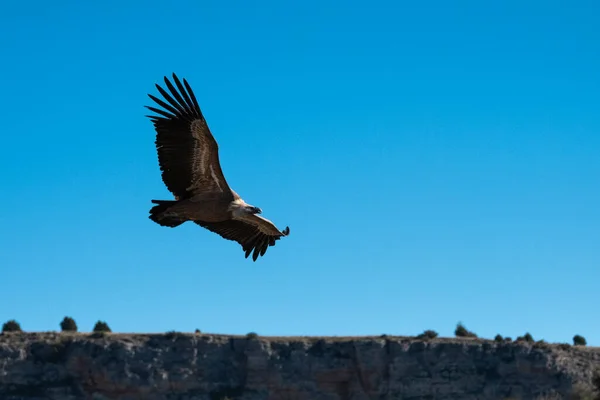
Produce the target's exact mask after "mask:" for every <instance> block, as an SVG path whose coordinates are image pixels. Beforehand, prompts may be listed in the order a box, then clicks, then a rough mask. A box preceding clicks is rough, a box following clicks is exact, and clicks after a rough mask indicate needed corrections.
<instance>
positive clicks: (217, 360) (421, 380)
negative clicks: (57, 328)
mask: <svg viewBox="0 0 600 400" xmlns="http://www.w3.org/2000/svg"><path fill="white" fill-rule="evenodd" d="M597 367H600V349H598V348H576V347H570V346H567V347H561V346H557V345H540V344H536V345H531V344H525V343H495V342H491V341H484V340H478V339H462V340H460V339H434V340H429V341H422V340H416V339H414V338H399V337H386V338H379V337H358V338H262V337H258V338H246V337H234V336H221V335H205V334H197V335H193V334H170V335H169V334H163V335H137V334H108V335H106V336H103V337H92V335H89V334H64V333H60V334H59V333H20V334H4V335H2V336H0V399H2V400H34V399H35V400H42V399H44V400H48V399H52V400H75V399H92V400H105V399H124V400H129V399H145V400H163V399H182V400H183V399H185V400H195V399H198V400H223V399H227V398H228V399H232V400H233V399H249V400H255V399H256V400H258V399H269V400H279V399H281V400H321V399H322V400H338V399H339V400H345V399H352V400H362V399H442V400H443V399H506V398H514V399H534V398H536V397H538V396H540V395H543V394H548V393H551V392H554V393H559V394H561V395H562V396H563V398H569V394H570V393H571V392H572V388H573V386H574V385H575V384H580V385H584V386H585V385H589V383H590V380H591V377H592V372H593V370H594V368H597Z"/></svg>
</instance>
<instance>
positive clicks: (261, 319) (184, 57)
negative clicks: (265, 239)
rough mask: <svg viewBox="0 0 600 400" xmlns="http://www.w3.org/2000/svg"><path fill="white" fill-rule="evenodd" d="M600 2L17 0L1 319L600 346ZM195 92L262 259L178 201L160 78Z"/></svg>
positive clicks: (8, 29) (7, 49)
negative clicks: (164, 167) (256, 210)
mask: <svg viewBox="0 0 600 400" xmlns="http://www.w3.org/2000/svg"><path fill="white" fill-rule="evenodd" d="M599 19H600V5H599V4H598V2H597V1H592V0H590V1H573V2H569V3H568V2H564V1H563V2H557V1H528V2H522V1H516V0H511V1H503V2H495V4H492V3H490V2H481V1H474V0H473V1H454V2H446V1H441V0H438V1H433V0H432V1H423V2H412V1H411V2H395V1H368V2H366V1H365V2H356V1H354V2H353V1H316V0H309V1H301V2H298V1H297V2H282V1H252V2H242V1H187V2H173V3H168V4H167V3H165V2H158V1H144V2H142V1H118V2H117V1H113V0H109V1H103V2H100V3H98V2H96V3H92V2H81V1H77V2H76V1H64V2H52V3H48V2H42V1H33V2H28V3H27V2H20V3H19V2H9V3H7V4H6V5H5V6H4V7H3V12H2V16H0V35H1V36H0V37H2V40H1V41H0V50H1V53H2V63H0V72H1V74H0V84H1V87H2V96H0V110H1V111H0V115H1V117H2V128H1V130H2V145H3V152H2V157H1V158H0V168H1V169H0V171H1V174H2V175H1V177H2V179H1V187H2V193H1V195H0V220H1V224H0V243H2V251H1V252H0V266H1V275H0V281H1V283H2V299H3V300H2V301H1V302H0V319H2V320H7V319H9V318H16V319H17V320H18V321H19V322H20V323H21V325H22V326H23V328H24V329H26V330H54V329H59V326H58V323H59V322H60V320H61V319H62V318H63V317H64V316H65V315H70V316H72V317H74V318H75V319H76V321H77V322H78V323H79V325H80V328H81V329H82V330H85V331H89V330H91V328H92V326H93V324H94V322H95V321H96V320H98V319H102V320H106V321H107V322H108V323H109V325H110V326H111V327H112V329H113V330H114V331H120V332H132V331H136V332H164V331H168V330H172V329H174V330H180V331H192V330H194V329H195V328H199V329H201V330H202V331H206V332H220V333H236V334H244V333H247V332H249V331H256V332H258V333H260V334H264V335H305V334H306V335H362V334H382V333H387V334H399V335H412V334H418V333H420V332H422V331H423V330H424V329H435V330H437V331H438V332H439V333H440V335H444V336H451V335H453V330H454V327H455V325H456V323H457V322H458V321H462V322H464V323H465V325H466V326H467V328H469V329H471V330H473V331H475V332H476V333H478V334H479V335H481V336H486V337H493V336H494V335H495V334H496V333H498V332H499V333H501V334H503V335H509V336H512V337H516V336H517V335H522V334H524V333H525V332H527V331H529V332H531V334H532V335H533V336H534V338H536V339H542V338H543V339H545V340H547V341H560V342H570V341H571V339H572V337H573V335H574V334H576V333H578V334H582V335H584V336H585V337H586V338H587V339H588V342H589V343H590V344H593V345H600V318H598V317H599V315H600V313H599V309H598V295H597V293H598V284H599V282H600V228H599V227H600V157H599V151H600V113H599V112H600V94H599V93H600V74H599V71H600V27H599V25H598V20H599ZM172 72H176V73H177V74H178V75H179V76H181V77H185V78H186V79H188V81H189V82H190V83H191V85H192V86H193V88H194V90H195V92H196V95H197V97H198V100H199V102H200V105H201V108H202V110H203V112H204V114H205V116H206V118H207V120H208V122H209V125H210V127H211V129H212V131H213V133H214V135H215V136H216V138H217V140H218V141H219V144H220V148H221V162H222V165H223V169H224V171H225V174H226V177H227V179H228V181H229V183H230V185H231V186H232V187H233V188H234V189H235V190H236V191H237V192H238V193H240V194H241V195H242V196H243V198H244V199H245V200H247V201H248V202H250V203H252V204H255V205H257V206H259V207H261V208H262V209H263V212H264V216H265V217H267V218H269V219H271V220H272V221H274V222H275V223H276V224H277V225H278V226H279V227H281V228H283V227H285V226H286V225H289V226H290V229H291V235H290V236H289V237H288V238H285V239H284V240H281V241H280V242H278V244H277V246H275V247H273V248H270V249H269V250H268V252H267V254H266V255H265V257H263V258H261V259H260V260H259V261H257V262H256V263H252V262H251V261H249V260H246V259H244V257H243V252H242V250H241V248H240V246H239V245H238V244H236V243H234V242H229V241H225V240H223V239H221V238H220V237H218V236H216V235H215V234H213V233H210V232H208V231H205V230H203V229H201V228H200V227H198V226H196V225H194V224H190V223H188V224H185V225H183V226H181V227H179V228H177V229H168V228H163V227H160V226H158V225H156V224H154V223H152V222H151V221H150V220H149V219H148V217H147V216H148V210H149V208H150V207H151V203H150V200H151V199H169V198H171V196H170V193H169V192H168V191H167V190H166V188H165V187H164V185H163V183H162V182H161V179H160V171H159V169H158V164H157V158H156V150H155V147H154V135H155V134H154V130H153V127H152V125H151V123H150V121H149V120H148V119H147V118H146V117H145V116H144V115H146V114H147V110H145V109H144V108H143V106H144V105H149V104H151V101H150V99H149V98H148V97H147V93H156V89H155V88H154V84H155V83H158V82H161V81H162V78H163V76H164V75H170V74H171V73H172Z"/></svg>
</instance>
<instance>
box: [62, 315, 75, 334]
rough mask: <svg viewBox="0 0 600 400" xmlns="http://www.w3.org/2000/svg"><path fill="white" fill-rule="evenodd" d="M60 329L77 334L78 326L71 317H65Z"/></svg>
mask: <svg viewBox="0 0 600 400" xmlns="http://www.w3.org/2000/svg"><path fill="white" fill-rule="evenodd" d="M60 329H61V330H62V331H63V332H77V324H76V323H75V320H74V319H73V318H71V317H65V318H63V320H62V321H61V323H60Z"/></svg>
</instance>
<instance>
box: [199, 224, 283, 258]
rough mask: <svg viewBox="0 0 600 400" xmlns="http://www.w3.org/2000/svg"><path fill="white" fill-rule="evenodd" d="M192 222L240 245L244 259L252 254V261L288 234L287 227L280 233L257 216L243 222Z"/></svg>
mask: <svg viewBox="0 0 600 400" xmlns="http://www.w3.org/2000/svg"><path fill="white" fill-rule="evenodd" d="M194 222H195V223H196V224H198V225H200V226H201V227H203V228H206V229H208V230H209V231H211V232H214V233H216V234H218V235H219V236H221V237H222V238H224V239H227V240H233V241H236V242H238V243H239V244H241V245H242V249H243V250H244V252H245V257H246V258H248V256H249V255H250V253H252V260H253V261H256V259H257V258H258V256H263V255H264V254H265V253H266V252H267V249H268V248H269V246H275V243H276V242H277V240H279V239H280V238H281V237H283V236H287V235H289V234H290V228H289V227H286V228H285V229H284V230H283V231H280V230H279V229H277V227H276V226H275V225H274V224H273V223H272V222H271V221H269V220H268V219H265V218H262V217H260V216H258V215H252V216H249V218H248V220H244V221H242V220H236V219H231V220H227V221H221V222H203V221H194Z"/></svg>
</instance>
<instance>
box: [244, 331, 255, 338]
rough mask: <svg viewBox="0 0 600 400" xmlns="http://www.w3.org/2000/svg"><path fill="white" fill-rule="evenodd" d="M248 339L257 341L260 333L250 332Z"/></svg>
mask: <svg viewBox="0 0 600 400" xmlns="http://www.w3.org/2000/svg"><path fill="white" fill-rule="evenodd" d="M246 338H247V339H256V338H258V333H256V332H248V333H247V334H246Z"/></svg>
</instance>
